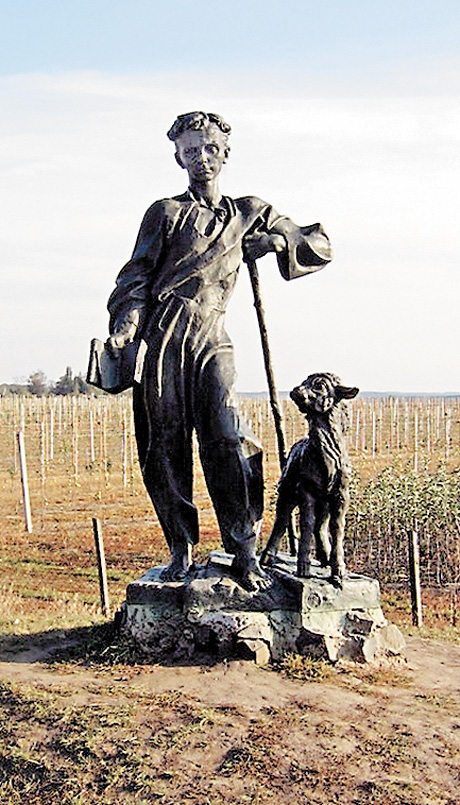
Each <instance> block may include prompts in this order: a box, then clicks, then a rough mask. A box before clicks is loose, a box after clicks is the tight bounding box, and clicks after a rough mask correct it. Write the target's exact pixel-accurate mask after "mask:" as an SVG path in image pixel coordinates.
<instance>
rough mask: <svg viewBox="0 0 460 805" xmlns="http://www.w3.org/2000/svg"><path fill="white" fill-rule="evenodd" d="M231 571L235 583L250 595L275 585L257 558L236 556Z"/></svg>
mask: <svg viewBox="0 0 460 805" xmlns="http://www.w3.org/2000/svg"><path fill="white" fill-rule="evenodd" d="M230 570H231V573H232V576H233V578H234V579H235V581H237V582H238V584H241V586H242V587H243V589H245V590H247V591H248V592H249V593H257V592H261V591H262V590H268V588H269V587H271V585H272V583H273V582H272V579H271V578H270V577H269V576H267V574H266V573H264V571H263V570H262V568H261V567H260V565H259V561H258V559H256V557H255V556H254V557H252V556H251V557H242V556H240V557H238V556H235V558H234V560H233V562H232V565H231V568H230Z"/></svg>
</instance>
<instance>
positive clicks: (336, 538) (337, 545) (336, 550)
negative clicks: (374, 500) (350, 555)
mask: <svg viewBox="0 0 460 805" xmlns="http://www.w3.org/2000/svg"><path fill="white" fill-rule="evenodd" d="M349 501H350V496H349V493H348V489H346V488H345V489H344V488H342V489H340V490H339V491H338V492H337V493H336V495H335V496H334V500H333V501H331V519H330V523H329V528H330V532H331V542H332V545H331V581H332V583H333V584H335V585H336V586H338V587H341V586H342V580H343V578H344V577H345V572H346V569H345V554H344V548H343V538H344V533H345V516H346V513H347V509H348V505H349Z"/></svg>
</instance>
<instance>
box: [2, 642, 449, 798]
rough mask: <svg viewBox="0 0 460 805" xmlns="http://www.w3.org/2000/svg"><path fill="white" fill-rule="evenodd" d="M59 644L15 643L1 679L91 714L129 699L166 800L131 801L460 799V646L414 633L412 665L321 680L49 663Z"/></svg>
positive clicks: (237, 671) (238, 671)
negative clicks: (92, 710)
mask: <svg viewBox="0 0 460 805" xmlns="http://www.w3.org/2000/svg"><path fill="white" fill-rule="evenodd" d="M61 645H62V644H61ZM53 648H56V645H53V642H52V641H49V640H48V641H46V642H45V643H44V642H43V641H42V642H41V644H39V645H34V643H33V640H31V641H30V643H29V644H28V645H27V646H26V647H24V646H22V648H21V650H20V651H19V652H15V651H11V652H9V653H5V652H3V655H0V683H4V682H6V683H9V684H12V685H13V686H14V687H15V688H16V689H18V688H19V689H20V690H24V691H34V690H36V691H41V692H45V693H46V694H50V695H52V696H53V702H54V703H55V706H58V707H59V706H61V705H62V706H64V705H65V707H66V708H69V707H72V708H74V710H76V711H79V710H81V711H82V712H83V711H88V708H91V707H98V708H101V707H102V708H106V710H108V711H116V710H117V708H118V709H120V708H123V707H125V706H126V705H127V704H129V706H130V707H131V716H130V727H129V729H128V732H127V735H128V736H129V735H130V736H131V738H130V739H131V740H132V741H133V743H135V744H137V745H139V743H140V744H141V745H142V742H144V746H148V747H149V749H148V752H149V756H148V762H149V764H150V768H156V770H157V772H158V786H157V789H156V794H155V796H154V797H153V796H152V794H150V796H149V797H147V798H146V799H142V797H140V798H136V797H134V798H133V799H125V800H124V801H126V802H149V801H159V802H162V803H176V802H177V803H179V802H184V801H186V802H195V803H200V805H201V803H203V805H206V803H216V804H217V803H221V802H222V803H223V802H232V803H245V802H254V803H257V802H277V803H290V802H293V803H294V802H297V803H335V802H341V803H345V804H346V803H350V805H351V803H362V804H363V805H367V804H368V803H374V802H375V803H377V802H378V803H384V804H385V803H387V804H388V805H406V803H407V804H408V803H411V804H412V805H424V804H425V803H427V805H428V803H430V805H436V804H437V803H439V805H453V803H457V802H458V801H459V800H460V795H459V794H458V789H459V782H460V647H459V646H458V645H454V644H450V643H443V642H437V641H434V640H428V639H419V638H409V639H408V645H407V652H406V662H405V663H402V664H400V665H398V666H388V667H383V668H380V669H374V668H372V667H370V666H367V667H364V666H351V665H349V666H347V667H343V668H335V669H333V670H332V672H331V675H330V676H329V675H328V674H326V678H325V679H323V680H320V681H311V680H297V679H291V678H287V677H286V676H285V675H283V674H282V673H280V672H278V671H274V670H270V669H265V668H259V667H257V666H255V665H254V664H252V663H250V662H244V661H230V662H222V663H219V664H216V665H212V666H207V665H203V666H200V665H195V666H193V665H192V666H175V667H164V666H160V665H156V666H153V667H150V666H134V667H133V666H124V665H123V666H111V667H103V666H101V665H97V666H93V667H91V666H90V667H85V666H83V665H78V664H77V665H74V664H69V663H64V664H60V663H59V662H57V663H53V664H50V663H49V652H50V650H51V649H53ZM133 707H134V710H133V709H132V708H133ZM124 729H125V727H123V729H122V732H123V730H124ZM130 739H129V737H128V738H126V740H130ZM165 769H166V770H169V771H168V772H167V773H166V776H165ZM105 796H107V797H108V798H107V799H100V800H99V801H102V802H117V801H120V800H119V799H117V798H116V796H115V791H114V794H113V799H111V798H110V796H111V795H110V792H109V793H107V792H106V794H105ZM11 801H13V800H11ZM87 801H88V802H90V801H91V802H92V801H93V800H92V799H91V798H89V799H88V800H87ZM95 801H96V800H95ZM121 801H123V800H121Z"/></svg>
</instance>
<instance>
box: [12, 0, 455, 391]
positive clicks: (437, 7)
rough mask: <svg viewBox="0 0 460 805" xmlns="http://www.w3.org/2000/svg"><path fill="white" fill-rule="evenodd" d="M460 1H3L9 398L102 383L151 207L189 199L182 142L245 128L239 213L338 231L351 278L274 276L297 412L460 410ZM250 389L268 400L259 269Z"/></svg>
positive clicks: (238, 334) (241, 362)
mask: <svg viewBox="0 0 460 805" xmlns="http://www.w3.org/2000/svg"><path fill="white" fill-rule="evenodd" d="M459 43H460V3H458V0H346V1H345V0H322V2H318V0H314V2H312V0H284V1H283V2H275V1H274V0H244V2H242V0H227V2H226V3H221V4H218V3H216V2H215V1H214V0H175V2H174V3H171V4H169V5H167V4H166V3H165V2H164V0H65V2H64V0H0V45H1V46H0V103H1V108H2V115H1V118H0V139H1V148H0V206H1V221H2V225H1V230H0V267H1V276H2V294H1V296H0V339H1V343H2V345H3V348H2V349H1V351H0V382H13V381H19V380H23V379H25V378H27V377H28V376H29V374H30V373H31V372H33V371H35V370H37V369H41V370H43V371H44V372H45V373H46V375H47V376H48V377H49V378H50V379H52V380H55V379H57V378H58V377H59V376H60V375H63V374H64V372H65V369H66V366H68V365H70V366H71V367H72V369H73V370H74V372H80V371H81V372H83V373H85V371H86V365H87V356H88V350H89V342H90V340H91V338H92V337H98V338H103V339H104V338H106V337H107V335H108V331H107V327H108V316H107V311H106V303H107V298H108V296H109V294H110V293H111V291H112V289H113V286H114V283H115V279H116V276H117V274H118V272H119V270H120V269H121V267H122V266H123V265H124V263H126V262H127V260H128V259H129V258H130V256H131V252H132V249H133V245H134V241H135V238H136V235H137V232H138V228H139V225H140V221H141V219H142V216H143V214H144V212H145V210H146V209H147V208H148V207H149V206H150V204H151V203H152V202H153V201H155V200H157V199H159V198H163V197H166V196H171V195H175V194H177V193H180V192H183V190H185V188H186V184H187V181H186V180H187V177H186V174H185V172H184V171H181V169H180V168H179V167H178V166H177V164H176V163H175V160H174V157H173V152H174V148H173V145H172V143H170V142H169V140H168V139H167V138H166V131H167V130H168V129H169V127H170V126H171V124H172V122H173V120H174V119H175V117H176V116H177V114H179V113H183V112H187V111H191V110H194V109H204V110H205V111H214V112H218V113H219V114H221V115H222V116H223V117H224V118H225V119H226V120H227V121H228V122H229V123H230V124H231V126H232V134H231V138H230V145H231V154H230V159H229V161H228V164H227V165H225V166H224V170H223V173H222V177H221V189H222V191H223V192H224V193H225V194H227V195H231V196H234V197H238V196H242V195H248V194H250V195H256V196H259V197H260V198H262V199H264V200H266V201H268V202H270V203H271V204H273V206H274V207H275V208H276V209H277V210H278V211H279V212H280V213H283V214H286V215H288V216H289V217H290V218H292V220H294V221H295V223H297V224H299V225H306V224H311V223H314V222H316V221H321V223H322V224H323V226H324V228H325V229H326V231H327V233H328V235H329V237H330V239H331V241H332V244H333V247H334V254H335V256H334V260H333V261H332V262H331V263H330V265H328V266H327V267H326V268H324V269H323V270H322V271H320V272H318V273H316V274H313V275H310V276H307V277H303V278H299V279H295V280H292V281H291V282H286V281H285V280H283V279H282V278H281V276H280V275H279V273H278V270H277V267H276V261H275V260H274V258H273V256H267V257H265V258H263V259H262V260H260V261H259V271H260V276H261V285H262V294H263V297H264V303H265V307H266V312H267V324H268V330H269V337H270V344H271V349H272V353H273V362H274V366H275V375H276V380H277V384H278V387H279V388H280V389H282V390H286V389H290V388H292V387H293V386H294V385H297V384H298V383H299V382H300V381H301V380H302V379H303V378H304V377H306V375H308V374H310V373H311V372H316V371H331V372H334V373H336V374H339V375H340V376H341V377H342V379H343V381H344V382H345V383H346V384H348V385H356V386H359V388H361V389H362V390H367V391H369V390H374V391H399V392H424V393H429V392H431V393H445V392H460V377H459V360H458V349H459V347H458V345H459V344H460V323H459V322H460V316H459V313H458V308H459V291H460V282H459V271H460V268H459V255H460V226H459V213H460V199H459V185H460V181H459V180H460V170H459V169H460V44H459ZM227 329H228V331H229V333H230V335H231V337H232V340H233V342H234V345H235V352H236V361H237V370H238V378H239V379H238V389H239V390H240V391H260V390H263V389H264V388H265V387H266V382H265V377H264V370H263V363H262V356H261V349H260V343H259V339H258V332H257V324H256V317H255V311H254V307H253V303H252V299H251V291H250V287H249V283H248V278H247V272H246V269H245V266H244V265H243V266H242V268H241V271H240V278H239V282H238V286H237V290H236V292H235V294H234V296H233V298H232V300H231V303H230V306H229V309H228V314H227Z"/></svg>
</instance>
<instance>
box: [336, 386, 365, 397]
mask: <svg viewBox="0 0 460 805" xmlns="http://www.w3.org/2000/svg"><path fill="white" fill-rule="evenodd" d="M334 392H335V396H336V397H337V399H338V400H352V399H353V397H356V395H357V394H359V389H358V388H356V386H336V387H335V389H334Z"/></svg>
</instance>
